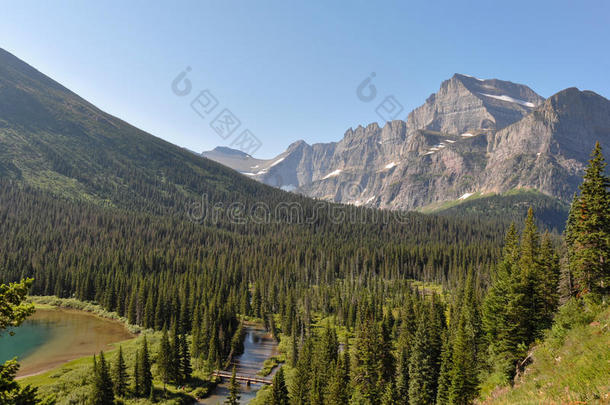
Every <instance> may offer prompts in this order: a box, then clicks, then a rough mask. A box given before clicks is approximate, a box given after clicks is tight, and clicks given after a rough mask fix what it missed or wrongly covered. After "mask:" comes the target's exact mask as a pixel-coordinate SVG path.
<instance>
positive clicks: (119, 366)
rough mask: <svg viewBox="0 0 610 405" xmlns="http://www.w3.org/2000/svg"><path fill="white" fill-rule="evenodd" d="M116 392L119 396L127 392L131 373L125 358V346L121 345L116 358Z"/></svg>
mask: <svg viewBox="0 0 610 405" xmlns="http://www.w3.org/2000/svg"><path fill="white" fill-rule="evenodd" d="M113 377H114V393H115V394H116V396H118V397H124V396H125V395H126V394H127V380H128V379H129V375H128V374H127V364H125V359H124V358H123V347H122V346H119V353H118V355H117V358H116V363H115V365H114V373H113Z"/></svg>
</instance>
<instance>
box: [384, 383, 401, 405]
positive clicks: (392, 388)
mask: <svg viewBox="0 0 610 405" xmlns="http://www.w3.org/2000/svg"><path fill="white" fill-rule="evenodd" d="M400 401H401V398H400V397H399V396H398V391H397V390H396V384H395V383H394V380H392V381H390V382H389V383H387V384H386V385H385V389H384V391H383V396H382V397H381V405H396V404H398V403H400Z"/></svg>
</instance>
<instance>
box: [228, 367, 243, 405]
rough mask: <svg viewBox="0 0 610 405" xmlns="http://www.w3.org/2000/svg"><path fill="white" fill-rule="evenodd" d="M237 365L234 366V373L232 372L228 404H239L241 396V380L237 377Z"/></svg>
mask: <svg viewBox="0 0 610 405" xmlns="http://www.w3.org/2000/svg"><path fill="white" fill-rule="evenodd" d="M235 376H236V372H235V366H233V373H232V374H231V382H230V383H229V396H228V397H227V399H226V401H225V404H228V405H239V399H240V398H241V397H240V395H239V392H240V389H239V382H238V381H237V379H236V378H235Z"/></svg>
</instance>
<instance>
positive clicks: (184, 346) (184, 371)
mask: <svg viewBox="0 0 610 405" xmlns="http://www.w3.org/2000/svg"><path fill="white" fill-rule="evenodd" d="M192 373H193V368H192V367H191V354H190V353H189V344H188V340H187V338H186V335H182V337H181V339H180V378H181V380H182V381H183V382H187V381H189V380H190V379H191V374H192Z"/></svg>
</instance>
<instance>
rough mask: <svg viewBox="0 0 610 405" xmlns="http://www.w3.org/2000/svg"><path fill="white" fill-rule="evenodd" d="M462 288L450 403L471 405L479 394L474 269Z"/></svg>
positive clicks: (455, 336)
mask: <svg viewBox="0 0 610 405" xmlns="http://www.w3.org/2000/svg"><path fill="white" fill-rule="evenodd" d="M463 288H464V292H463V299H462V303H461V308H460V313H459V314H457V315H458V317H459V318H458V322H457V329H456V330H455V335H454V338H453V342H452V343H453V345H452V346H453V347H452V349H451V350H452V364H451V372H450V374H449V375H450V376H451V384H450V386H449V403H451V404H458V405H467V404H470V403H471V402H472V401H473V400H474V398H475V397H476V395H477V393H478V391H477V386H478V383H479V381H478V373H479V362H478V358H477V348H478V346H479V335H480V333H479V330H480V322H479V315H478V303H477V299H476V295H475V294H476V293H475V281H474V275H473V271H472V269H471V270H470V271H469V272H468V277H467V280H466V285H465V286H464V287H463ZM437 399H438V395H437Z"/></svg>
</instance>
